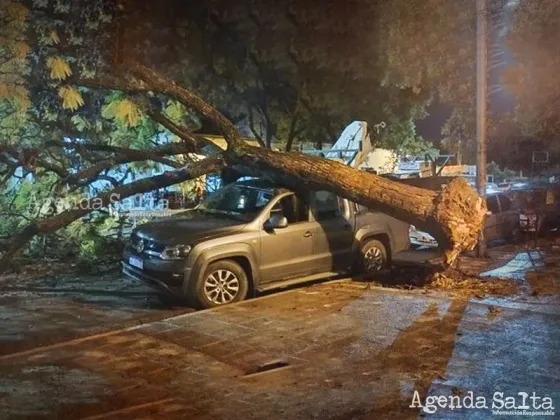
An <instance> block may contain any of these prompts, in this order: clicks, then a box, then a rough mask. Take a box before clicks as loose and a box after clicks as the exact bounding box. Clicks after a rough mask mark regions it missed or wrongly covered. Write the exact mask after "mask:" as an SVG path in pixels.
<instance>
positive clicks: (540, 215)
mask: <svg viewBox="0 0 560 420" xmlns="http://www.w3.org/2000/svg"><path fill="white" fill-rule="evenodd" d="M509 193H510V196H511V198H512V200H513V203H514V207H515V208H516V209H518V211H519V225H520V230H521V232H536V233H537V234H540V235H543V234H546V233H547V232H550V231H553V230H558V229H559V228H560V186H558V185H557V184H551V183H528V184H525V185H520V186H517V187H513V188H512V189H511V190H510V192H509Z"/></svg>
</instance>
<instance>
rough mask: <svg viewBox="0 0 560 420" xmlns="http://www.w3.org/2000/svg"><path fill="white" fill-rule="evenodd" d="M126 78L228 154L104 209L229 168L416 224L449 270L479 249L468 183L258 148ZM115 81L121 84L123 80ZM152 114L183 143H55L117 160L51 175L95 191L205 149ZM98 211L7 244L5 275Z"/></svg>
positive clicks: (185, 97) (482, 211) (156, 79)
mask: <svg viewBox="0 0 560 420" xmlns="http://www.w3.org/2000/svg"><path fill="white" fill-rule="evenodd" d="M124 74H125V75H126V76H125V77H126V80H127V81H128V83H127V84H126V86H127V89H130V86H140V87H141V91H140V92H138V91H136V92H134V95H136V96H138V95H140V94H141V92H143V91H145V89H146V86H148V87H149V89H150V91H152V92H157V93H158V94H160V95H161V94H164V95H167V96H168V97H171V98H174V99H175V100H177V101H179V102H181V103H182V104H183V105H184V106H186V107H188V108H190V109H193V110H196V111H197V112H199V113H200V114H202V115H203V116H205V117H206V118H208V119H210V120H212V121H214V123H215V124H216V125H217V126H218V127H219V128H220V130H221V131H222V133H223V135H224V137H225V139H226V141H227V144H228V147H227V150H226V151H225V152H224V153H223V156H222V157H218V158H207V159H204V160H203V161H201V162H199V163H196V164H192V165H191V166H188V167H186V168H182V169H178V170H177V171H174V172H168V173H166V174H164V175H161V176H158V177H154V178H151V179H148V180H142V181H137V182H134V183H131V184H127V185H124V186H120V187H117V188H115V189H113V190H110V191H108V192H106V193H104V194H102V195H101V196H100V198H101V199H102V200H103V202H104V203H105V202H108V200H109V198H110V197H111V195H112V194H118V195H119V196H120V197H121V199H122V198H126V197H128V196H131V195H134V194H136V193H139V192H147V191H151V190H154V189H157V188H162V187H165V186H168V185H172V184H174V183H179V182H183V181H185V180H188V179H192V178H196V177H198V176H201V175H205V174H208V173H216V172H219V171H220V170H222V169H223V168H224V167H229V169H233V170H235V171H236V172H238V173H240V174H249V175H257V176H262V177H266V178H269V179H272V180H274V181H276V182H278V183H280V184H284V185H285V186H288V187H291V186H296V185H301V184H305V185H307V186H308V187H309V188H313V189H320V190H328V191H332V192H334V193H336V194H338V195H340V196H341V197H344V198H347V199H349V200H352V201H354V202H356V203H359V204H362V205H365V206H367V207H370V208H374V209H377V210H379V211H382V212H385V213H387V214H390V215H392V216H393V217H395V218H397V219H400V220H403V221H405V222H408V223H411V224H414V225H415V226H417V227H418V228H420V229H422V230H424V231H427V232H429V233H431V234H432V235H433V236H434V238H436V240H437V241H438V243H439V244H440V246H441V247H442V249H443V251H444V253H445V262H446V264H447V265H452V264H453V263H454V261H455V260H456V258H457V256H458V255H459V254H460V253H461V252H463V251H465V250H471V249H473V248H474V246H475V245H476V243H477V239H478V235H479V232H480V231H481V229H482V226H483V223H484V218H485V215H486V208H485V204H484V202H483V200H482V198H481V197H479V196H478V195H477V194H476V193H475V192H474V191H473V190H472V189H471V188H470V187H469V185H468V184H467V183H466V182H465V181H463V180H460V179H455V180H453V181H452V182H450V183H449V184H448V185H446V186H445V188H443V189H442V191H430V190H427V189H423V188H418V187H415V186H411V185H406V184H404V183H401V182H398V181H392V180H389V179H387V178H383V177H379V176H376V175H373V174H370V173H368V172H363V171H359V170H355V169H352V168H350V167H348V166H345V165H343V164H341V163H338V162H335V161H331V160H328V159H324V158H316V157H310V156H306V155H303V154H300V153H293V152H275V151H272V150H269V149H265V148H258V147H251V146H249V145H247V144H246V143H245V142H244V141H243V140H242V138H241V136H240V134H239V133H238V131H237V130H236V128H235V127H234V125H233V124H232V123H231V122H230V121H229V120H228V119H227V118H225V117H224V116H223V115H222V114H221V113H220V112H219V111H217V110H216V109H215V108H213V107H212V106H211V105H210V104H208V103H207V102H206V101H204V100H203V99H201V98H200V97H198V96H197V95H195V94H193V93H192V92H190V91H189V90H187V89H186V88H184V87H182V86H180V85H178V84H176V83H175V82H173V81H172V80H169V79H167V78H166V77H164V76H162V75H161V74H159V73H157V72H155V71H153V70H152V69H150V68H148V67H146V66H144V65H141V64H139V63H133V64H129V66H127V67H125V70H124ZM131 78H132V79H137V81H136V82H135V83H133V84H132V85H131V84H130V80H131ZM111 80H112V81H113V82H112V83H114V80H115V79H114V78H112V79H111ZM141 102H142V101H140V103H141ZM144 111H145V112H146V114H147V115H148V116H150V117H151V118H153V119H154V121H156V122H157V123H159V124H160V125H162V126H164V127H165V128H167V129H168V130H169V131H170V132H172V133H174V134H175V135H177V136H178V137H179V138H181V139H182V141H183V143H178V144H171V145H164V146H158V147H154V148H152V149H147V150H132V149H125V148H116V147H113V146H107V145H99V144H89V143H77V144H72V143H60V142H56V141H53V142H50V143H49V144H47V146H48V147H59V148H60V147H64V148H71V149H72V148H73V149H75V151H76V152H78V153H80V152H84V153H86V152H87V153H91V152H92V151H94V152H107V153H110V154H111V155H112V157H110V158H106V159H104V160H102V161H99V162H95V163H93V164H92V165H91V166H90V167H89V168H87V169H84V170H83V171H81V172H79V173H75V174H71V175H70V174H69V173H67V172H66V171H65V170H64V169H65V168H62V169H61V168H59V167H57V168H54V169H53V165H52V164H51V165H45V166H44V169H46V170H51V171H53V172H56V173H58V175H59V176H60V177H61V183H63V184H64V183H74V182H81V183H83V184H87V183H88V182H90V181H91V180H93V179H95V178H96V177H97V176H99V174H100V171H101V170H106V169H108V168H110V167H112V166H114V165H119V164H124V163H128V162H135V161H142V160H152V161H157V162H162V163H166V164H167V165H168V166H170V167H175V168H177V167H179V166H180V165H179V164H178V162H177V161H174V160H172V159H173V156H175V155H177V154H183V153H192V152H193V151H195V150H199V146H200V145H199V144H198V143H199V140H200V139H197V137H196V136H195V135H193V134H192V133H191V132H190V131H189V130H187V129H186V128H185V127H181V126H180V125H179V124H177V123H176V122H172V121H171V120H169V119H168V118H167V117H166V116H164V115H163V114H162V113H159V112H157V111H154V110H153V109H148V110H146V109H145V110H144ZM15 149H17V148H15ZM15 149H14V148H13V147H12V148H10V149H6V148H4V150H3V153H4V155H10V156H11V158H12V159H14V160H15V162H14V163H13V165H17V164H18V163H19V164H21V163H22V162H17V159H16V158H17V157H18V156H23V157H25V156H27V155H29V154H34V155H37V156H40V155H41V152H42V151H37V150H33V151H32V153H30V151H29V150H27V151H25V153H20V152H19V151H18V150H15ZM42 162H43V161H42V160H41V159H37V160H36V161H35V164H36V165H37V166H41V164H42ZM91 211H92V210H91V209H72V210H68V211H66V212H63V213H61V214H58V215H56V216H53V217H51V218H47V219H44V220H38V221H36V222H33V223H30V224H29V225H28V226H26V227H25V228H24V229H23V230H22V231H20V232H19V233H17V234H15V235H13V236H12V237H11V238H10V239H9V240H7V241H4V243H3V246H2V248H3V249H4V250H5V252H4V254H3V256H2V259H1V260H0V272H1V271H3V270H5V269H6V268H7V267H8V264H9V261H10V259H12V258H13V257H14V256H15V255H16V254H17V253H18V252H19V251H20V250H21V249H23V248H24V247H25V246H26V244H27V243H28V242H29V241H30V240H31V239H32V238H33V237H34V236H35V235H38V234H45V233H50V232H55V231H56V230H58V229H61V228H63V227H65V226H67V225H69V224H70V223H72V222H73V221H75V220H77V219H79V218H81V217H84V216H85V215H87V214H88V213H90V212H91Z"/></svg>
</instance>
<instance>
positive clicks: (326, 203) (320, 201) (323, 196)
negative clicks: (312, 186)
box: [313, 191, 342, 221]
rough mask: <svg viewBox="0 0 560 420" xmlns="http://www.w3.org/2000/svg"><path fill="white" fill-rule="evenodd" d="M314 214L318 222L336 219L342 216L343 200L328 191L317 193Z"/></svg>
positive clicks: (315, 193)
mask: <svg viewBox="0 0 560 420" xmlns="http://www.w3.org/2000/svg"><path fill="white" fill-rule="evenodd" d="M314 195H315V208H314V209H313V210H314V214H315V219H316V220H317V221H321V220H330V219H336V218H337V217H340V216H341V215H342V207H341V200H339V199H338V196H337V195H336V194H333V193H331V192H328V191H315V192H314Z"/></svg>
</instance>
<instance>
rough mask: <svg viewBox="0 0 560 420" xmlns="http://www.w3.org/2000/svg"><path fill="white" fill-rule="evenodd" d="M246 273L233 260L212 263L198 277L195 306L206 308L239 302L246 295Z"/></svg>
mask: <svg viewBox="0 0 560 420" xmlns="http://www.w3.org/2000/svg"><path fill="white" fill-rule="evenodd" d="M248 289H249V281H248V280H247V273H245V270H243V268H242V267H241V266H240V265H239V264H237V263H236V262H235V261H231V260H222V261H217V262H215V263H212V264H210V265H209V266H208V268H207V269H206V272H205V273H204V275H203V276H202V277H201V278H200V279H199V281H198V284H197V285H196V290H195V296H194V297H195V300H196V302H195V304H196V306H198V307H200V308H202V309H207V308H214V307H216V306H222V305H227V304H228V303H233V302H239V301H240V300H244V299H245V298H246V297H247V291H248Z"/></svg>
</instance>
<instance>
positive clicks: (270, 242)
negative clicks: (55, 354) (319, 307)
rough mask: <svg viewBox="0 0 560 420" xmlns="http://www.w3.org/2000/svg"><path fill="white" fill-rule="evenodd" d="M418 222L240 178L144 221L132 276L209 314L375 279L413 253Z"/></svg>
mask: <svg viewBox="0 0 560 420" xmlns="http://www.w3.org/2000/svg"><path fill="white" fill-rule="evenodd" d="M408 229H409V225H408V224H406V223H403V222H400V221H398V220H396V219H394V218H392V217H390V216H389V215H386V214H383V213H379V212H373V211H371V210H369V209H367V208H365V207H363V206H360V205H357V204H355V203H353V202H351V201H349V200H346V199H342V198H340V197H338V196H336V195H335V194H333V193H330V192H327V191H310V190H305V189H302V190H299V191H290V190H287V189H284V188H280V187H278V186H276V185H274V184H272V183H269V182H265V181H262V180H255V179H253V180H248V181H240V182H236V183H233V184H230V185H228V186H226V187H224V188H222V189H221V190H220V191H218V192H216V193H214V194H213V195H211V196H210V197H208V198H207V199H206V201H204V202H203V203H201V204H200V205H199V206H197V207H196V208H194V209H192V210H188V211H185V212H183V213H179V214H177V215H174V216H171V217H168V218H165V219H161V220H158V221H154V222H151V223H147V224H144V225H142V226H140V227H139V228H137V229H135V230H134V231H133V233H132V235H131V238H130V241H129V243H128V245H127V246H126V249H125V252H124V256H123V260H122V266H123V272H124V273H125V274H126V275H128V276H130V277H133V278H136V279H141V280H145V281H147V282H148V283H150V284H152V285H157V286H158V287H160V288H163V289H165V290H167V291H168V292H170V293H172V294H174V295H176V296H180V297H182V298H184V299H185V300H186V301H187V302H188V303H189V304H191V305H193V306H196V307H201V308H209V307H214V306H219V305H224V304H228V303H231V302H236V301H240V300H243V299H245V298H246V297H248V296H250V295H253V294H254V293H255V292H256V291H263V290H267V289H273V288H278V287H285V286H288V285H291V284H295V283H300V282H305V281H311V280H319V279H322V278H328V277H332V276H335V275H339V274H344V273H351V272H358V273H364V274H375V273H376V272H377V271H379V270H381V269H382V268H384V267H385V266H387V265H388V264H389V263H390V261H391V256H392V255H393V254H394V253H397V252H400V251H406V250H408V248H409V245H410V244H409V239H408Z"/></svg>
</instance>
